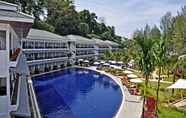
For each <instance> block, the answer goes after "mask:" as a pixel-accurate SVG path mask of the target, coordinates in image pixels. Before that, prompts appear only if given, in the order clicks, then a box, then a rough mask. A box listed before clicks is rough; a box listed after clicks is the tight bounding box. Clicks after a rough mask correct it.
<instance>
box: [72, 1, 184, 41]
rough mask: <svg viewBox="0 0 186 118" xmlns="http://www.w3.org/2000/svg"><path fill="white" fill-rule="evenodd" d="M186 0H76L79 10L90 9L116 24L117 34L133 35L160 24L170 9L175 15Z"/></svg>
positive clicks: (108, 22) (112, 24)
mask: <svg viewBox="0 0 186 118" xmlns="http://www.w3.org/2000/svg"><path fill="white" fill-rule="evenodd" d="M184 5H186V0H75V6H76V9H77V10H78V11H80V10H83V9H88V10H90V11H91V12H95V13H96V14H97V16H98V17H100V18H104V19H105V23H106V24H107V25H111V26H115V29H116V34H118V35H121V36H125V37H128V38H130V37H132V34H133V32H134V31H135V30H136V29H139V28H143V27H144V26H145V25H146V24H149V25H151V26H153V25H155V24H156V25H158V26H159V22H160V18H161V17H162V16H163V15H164V14H165V13H166V12H168V11H170V12H172V15H173V16H175V15H176V14H177V12H178V11H179V10H180V9H181V7H183V6H184Z"/></svg>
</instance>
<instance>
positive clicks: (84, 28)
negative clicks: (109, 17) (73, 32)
mask: <svg viewBox="0 0 186 118" xmlns="http://www.w3.org/2000/svg"><path fill="white" fill-rule="evenodd" d="M78 28H79V32H80V34H81V35H82V36H87V35H88V34H89V33H90V29H89V25H88V24H87V23H80V24H79V26H78Z"/></svg>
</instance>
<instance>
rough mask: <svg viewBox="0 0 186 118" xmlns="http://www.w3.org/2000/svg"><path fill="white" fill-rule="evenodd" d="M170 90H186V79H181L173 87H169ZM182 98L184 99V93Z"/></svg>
mask: <svg viewBox="0 0 186 118" xmlns="http://www.w3.org/2000/svg"><path fill="white" fill-rule="evenodd" d="M167 88H169V89H186V80H185V79H179V80H177V81H176V82H175V83H174V84H172V85H171V86H169V87H167ZM181 97H182V98H183V93H182V91H181Z"/></svg>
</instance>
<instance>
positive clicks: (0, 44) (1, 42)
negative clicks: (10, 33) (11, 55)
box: [0, 31, 6, 50]
mask: <svg viewBox="0 0 186 118" xmlns="http://www.w3.org/2000/svg"><path fill="white" fill-rule="evenodd" d="M0 50H6V31H0Z"/></svg>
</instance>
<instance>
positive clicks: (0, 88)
mask: <svg viewBox="0 0 186 118" xmlns="http://www.w3.org/2000/svg"><path fill="white" fill-rule="evenodd" d="M6 89H7V88H6V78H0V96H4V95H6Z"/></svg>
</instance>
